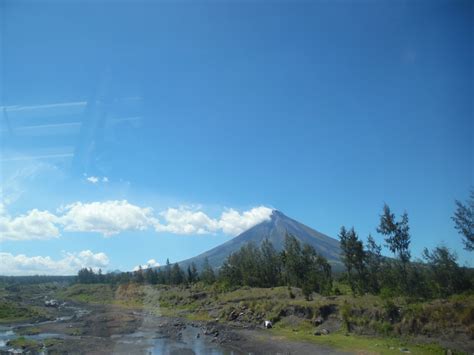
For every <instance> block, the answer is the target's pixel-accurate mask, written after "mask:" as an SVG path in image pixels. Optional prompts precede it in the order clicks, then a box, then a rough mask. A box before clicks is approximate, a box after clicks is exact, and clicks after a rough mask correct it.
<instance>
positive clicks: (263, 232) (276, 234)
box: [179, 210, 340, 268]
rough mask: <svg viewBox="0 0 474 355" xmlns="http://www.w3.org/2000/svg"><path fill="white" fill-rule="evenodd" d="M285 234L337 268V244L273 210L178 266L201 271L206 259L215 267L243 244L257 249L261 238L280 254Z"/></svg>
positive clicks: (338, 259) (337, 242) (334, 240)
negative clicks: (191, 265)
mask: <svg viewBox="0 0 474 355" xmlns="http://www.w3.org/2000/svg"><path fill="white" fill-rule="evenodd" d="M287 232H288V233H290V234H292V235H294V236H295V237H296V238H297V239H298V240H299V241H300V242H301V243H302V244H310V245H311V246H313V247H314V248H315V249H316V251H317V252H318V253H320V254H321V255H323V256H324V257H326V258H327V259H328V260H329V262H330V263H331V264H332V265H333V266H335V267H336V268H338V267H339V266H340V257H339V254H340V248H339V241H337V240H336V239H333V238H331V237H328V236H327V235H324V234H322V233H320V232H318V231H315V230H314V229H312V228H309V227H308V226H305V225H304V224H302V223H299V222H297V221H295V220H294V219H291V218H289V217H287V216H285V215H284V214H283V213H281V212H280V211H277V210H274V211H273V213H272V215H271V218H270V220H268V221H264V222H261V223H259V224H257V225H256V226H254V227H252V228H250V229H248V230H247V231H245V232H243V233H241V234H239V235H238V236H236V237H235V238H233V239H231V240H229V241H227V242H225V243H223V244H221V245H219V246H217V247H215V248H213V249H210V250H208V251H206V252H204V253H202V254H200V255H198V256H195V257H193V258H191V259H187V260H184V261H181V262H180V263H179V264H180V266H182V267H187V266H188V265H189V264H191V263H192V262H194V263H195V264H196V266H197V267H198V268H201V266H202V264H203V262H204V259H205V258H206V257H207V258H208V260H209V263H210V264H211V266H212V267H215V268H217V267H219V266H221V265H222V264H223V262H224V261H225V259H226V258H227V256H228V255H229V254H231V253H233V252H236V251H237V250H239V249H240V248H241V247H242V246H243V245H245V244H246V243H249V242H253V243H255V244H256V245H257V246H258V245H260V244H261V243H262V241H263V240H265V238H268V239H269V240H270V241H271V242H272V244H273V246H274V247H275V249H276V250H278V251H280V250H282V249H283V246H284V241H285V235H286V233H287Z"/></svg>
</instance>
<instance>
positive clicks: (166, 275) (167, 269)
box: [163, 258, 171, 285]
mask: <svg viewBox="0 0 474 355" xmlns="http://www.w3.org/2000/svg"><path fill="white" fill-rule="evenodd" d="M163 283H164V284H166V285H169V284H171V263H170V259H168V258H167V259H166V265H165V272H164V274H163Z"/></svg>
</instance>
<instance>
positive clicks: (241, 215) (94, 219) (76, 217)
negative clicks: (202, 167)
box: [0, 200, 273, 241]
mask: <svg viewBox="0 0 474 355" xmlns="http://www.w3.org/2000/svg"><path fill="white" fill-rule="evenodd" d="M200 208H201V207H189V206H181V207H178V208H168V209H166V210H164V211H163V212H161V213H159V214H158V216H155V215H154V213H153V209H152V208H149V207H140V206H137V205H133V204H131V203H129V202H127V201H126V200H123V201H116V200H111V201H104V202H90V203H83V202H75V203H72V204H69V205H67V206H65V207H61V208H60V209H58V211H57V214H56V215H55V214H52V213H50V212H49V211H39V210H37V209H34V210H31V211H29V212H28V213H27V214H25V215H20V216H18V217H15V218H12V217H11V216H9V215H8V214H7V212H6V210H5V206H4V205H3V204H0V241H2V240H32V239H50V238H57V237H59V235H60V229H62V230H63V231H66V232H95V233H101V234H103V235H104V236H106V237H110V236H113V235H116V234H118V233H120V232H123V231H143V230H146V229H148V228H149V227H154V229H155V231H156V232H158V233H161V232H165V233H172V234H213V233H224V234H228V235H237V234H240V233H242V232H243V231H245V230H247V229H249V228H251V227H253V226H255V225H256V224H258V223H260V222H263V221H266V220H269V219H270V216H271V214H272V211H273V210H272V209H271V208H268V207H265V206H259V207H254V208H252V209H250V210H248V211H243V212H238V211H236V210H235V209H228V210H226V211H224V212H223V213H222V214H221V216H220V217H219V218H212V217H210V216H208V215H207V214H206V213H204V212H203V211H202V210H201V209H200Z"/></svg>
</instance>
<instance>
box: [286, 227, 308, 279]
mask: <svg viewBox="0 0 474 355" xmlns="http://www.w3.org/2000/svg"><path fill="white" fill-rule="evenodd" d="M284 245H285V249H284V250H283V251H282V254H281V257H282V260H283V264H284V274H285V280H286V283H287V284H288V285H289V286H296V287H301V286H302V282H301V281H302V280H303V279H304V267H303V262H302V251H301V244H300V243H299V242H298V239H296V238H295V237H294V236H293V235H291V234H289V233H287V234H286V235H285V244H284Z"/></svg>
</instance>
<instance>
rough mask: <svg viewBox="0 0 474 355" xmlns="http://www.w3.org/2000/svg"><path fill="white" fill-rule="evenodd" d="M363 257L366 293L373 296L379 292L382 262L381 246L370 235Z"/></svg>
mask: <svg viewBox="0 0 474 355" xmlns="http://www.w3.org/2000/svg"><path fill="white" fill-rule="evenodd" d="M365 255H366V259H365V260H366V261H365V262H366V267H367V280H368V283H367V286H368V291H369V292H371V293H373V294H378V293H379V292H380V278H381V273H382V262H383V257H382V246H381V245H378V244H377V243H376V242H375V239H374V238H373V237H372V236H371V235H370V234H369V237H368V238H367V250H366V253H365Z"/></svg>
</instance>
